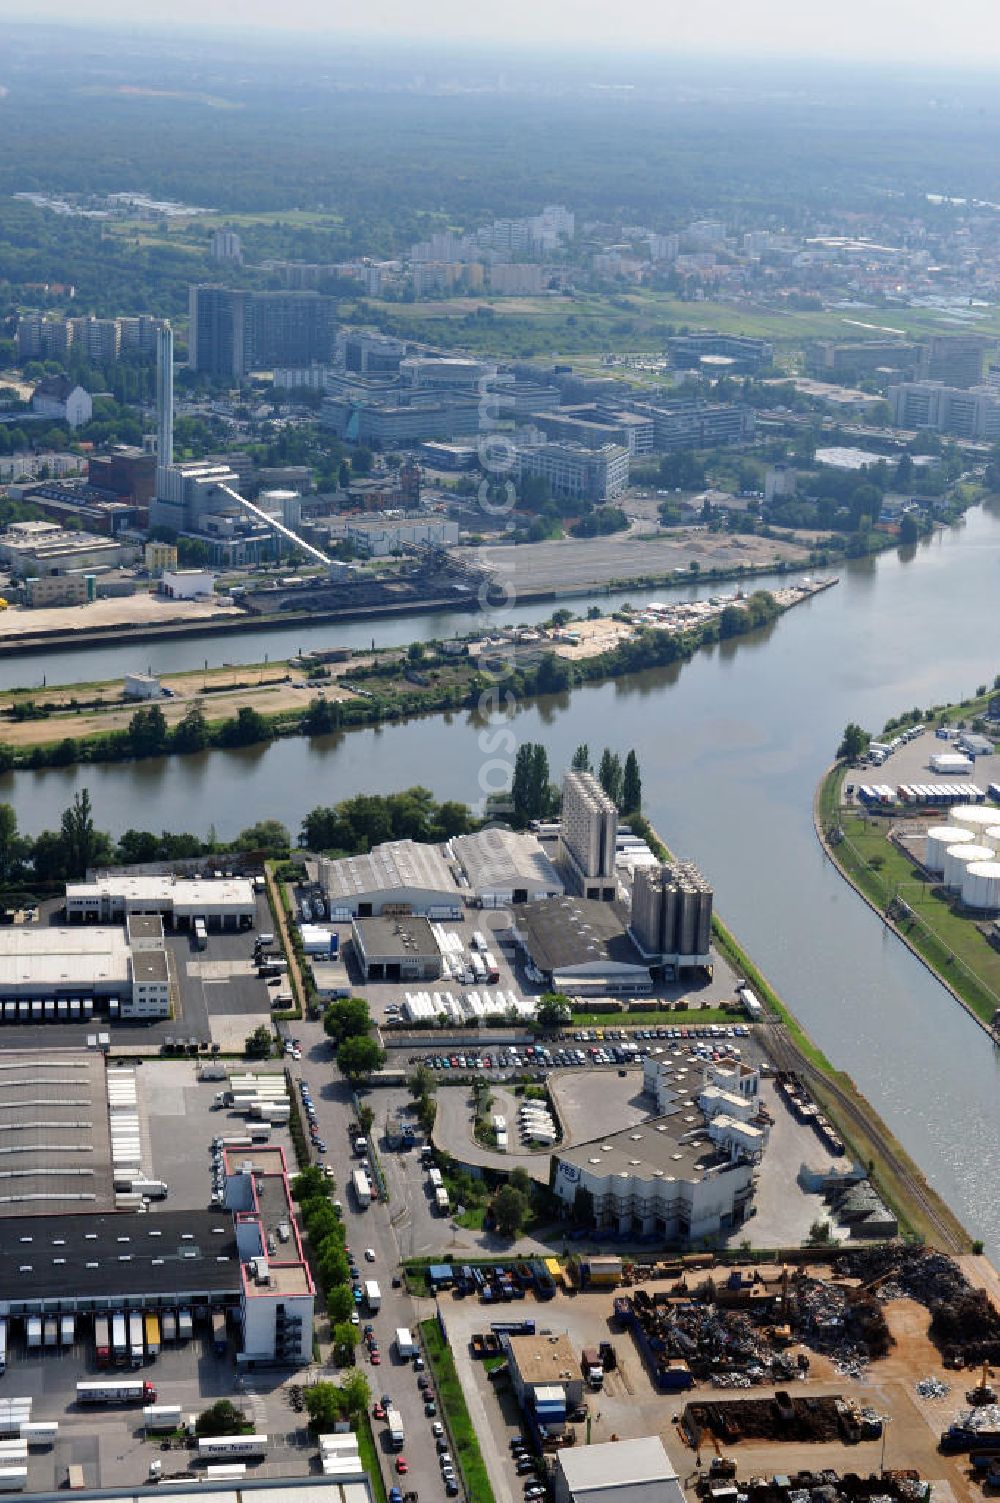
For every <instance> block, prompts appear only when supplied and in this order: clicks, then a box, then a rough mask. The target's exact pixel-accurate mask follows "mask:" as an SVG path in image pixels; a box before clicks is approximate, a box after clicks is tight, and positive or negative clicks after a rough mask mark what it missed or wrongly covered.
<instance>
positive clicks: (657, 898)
mask: <svg viewBox="0 0 1000 1503" xmlns="http://www.w3.org/2000/svg"><path fill="white" fill-rule="evenodd" d="M713 897H714V894H713V890H712V887H711V885H710V883H708V882H707V881H706V880H705V878H704V877H703V876H702V874H701V872H700V871H699V870H698V868H697V867H696V866H695V865H694V864H693V863H692V862H690V861H683V862H681V861H678V862H673V863H670V864H667V865H665V866H660V867H640V868H639V869H638V870H637V872H636V874H635V883H634V886H633V889H632V932H633V934H634V935H635V938H636V940H637V941H638V943H639V945H640V946H641V948H642V950H643V952H644V954H646V955H658V956H660V958H661V959H662V960H664V961H667V962H669V963H671V964H673V965H693V964H695V963H696V961H697V959H698V958H703V957H705V956H707V955H708V952H709V946H710V944H711V940H712V903H713Z"/></svg>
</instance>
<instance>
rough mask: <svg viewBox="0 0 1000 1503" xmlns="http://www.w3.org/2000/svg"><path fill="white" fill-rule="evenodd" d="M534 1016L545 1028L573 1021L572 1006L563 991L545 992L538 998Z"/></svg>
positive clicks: (557, 1026) (556, 1026)
mask: <svg viewBox="0 0 1000 1503" xmlns="http://www.w3.org/2000/svg"><path fill="white" fill-rule="evenodd" d="M535 1017H536V1018H537V1019H538V1021H539V1023H541V1024H543V1026H544V1027H546V1028H559V1027H561V1026H562V1025H563V1024H564V1023H571V1022H572V1021H573V1008H572V1006H571V1004H570V1000H569V998H568V997H567V996H566V995H565V993H563V992H545V994H544V995H543V996H542V997H540V998H539V1002H538V1008H537V1011H536V1013H535Z"/></svg>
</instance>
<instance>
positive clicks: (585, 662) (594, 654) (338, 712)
mask: <svg viewBox="0 0 1000 1503" xmlns="http://www.w3.org/2000/svg"><path fill="white" fill-rule="evenodd" d="M836 583H837V580H836V578H831V579H823V580H814V581H809V582H808V583H803V584H801V585H798V586H795V587H794V588H790V589H788V590H782V591H779V592H777V598H775V596H774V595H772V594H769V593H767V592H758V593H756V594H753V595H750V596H747V597H740V598H739V599H737V598H736V597H735V596H734V597H732V598H730V599H714V600H713V601H712V602H702V603H701V604H700V605H698V606H697V607H693V606H685V605H678V606H677V607H675V608H669V607H662V608H660V610H659V612H658V613H653V614H651V613H650V612H649V611H636V612H633V613H631V614H630V615H629V614H626V613H624V612H619V613H617V616H616V621H617V622H618V623H619V625H621V626H623V629H624V630H623V633H622V632H619V634H618V636H617V637H616V638H615V639H614V645H613V646H611V647H609V648H607V649H606V650H600V647H601V646H602V645H603V644H602V642H601V641H600V639H597V640H596V641H595V644H594V647H595V650H593V651H590V652H587V651H586V650H585V648H584V650H583V651H582V653H581V650H580V648H579V646H577V648H576V649H574V648H573V647H572V646H571V644H570V643H568V642H567V640H566V631H565V626H566V623H565V622H561V621H560V623H559V624H558V625H557V626H556V627H555V628H553V629H551V630H548V631H546V630H545V629H535V630H533V631H531V632H520V631H514V632H508V633H504V634H501V636H500V637H499V638H498V637H496V636H493V637H491V638H490V639H489V640H488V641H487V642H486V643H483V642H479V641H476V640H474V639H468V640H466V641H464V642H463V641H453V642H448V643H447V644H442V645H440V646H438V647H434V646H433V645H427V644H422V643H418V644H411V646H410V647H409V648H408V649H407V650H406V651H405V652H404V651H402V650H400V649H396V648H393V649H387V650H383V651H381V652H374V653H372V652H367V653H355V654H353V655H351V656H349V657H348V658H346V660H336V661H332V662H330V661H326V660H325V659H326V658H327V657H328V656H333V657H335V658H336V659H340V655H339V654H333V655H326V654H322V653H317V654H314V655H313V656H312V657H310V658H303V659H301V660H299V661H293V662H289V663H285V664H275V663H272V664H257V665H255V666H247V667H243V668H241V669H239V670H234V672H235V673H236V678H235V680H234V679H233V674H232V673H230V674H229V676H228V678H227V677H226V675H225V674H224V673H222V672H220V671H219V670H211V671H208V670H206V671H205V672H204V673H203V674H198V673H197V672H191V671H189V672H188V673H187V674H182V675H173V676H168V678H167V681H166V687H167V689H168V691H169V694H168V696H167V697H166V698H158V699H154V700H151V701H148V702H140V703H132V704H129V703H126V702H125V701H124V696H123V692H122V689H121V687H120V686H119V684H117V683H104V684H95V685H88V686H82V685H77V686H65V687H62V688H59V687H53V688H52V689H46V690H45V691H43V695H44V697H42V695H40V694H39V693H38V691H32V692H31V693H29V692H28V691H22V690H11V691H7V692H6V693H5V694H3V695H0V724H2V725H3V726H4V727H5V728H4V730H3V731H2V732H0V738H2V741H0V752H2V761H3V763H4V765H5V768H6V769H7V770H13V769H17V768H21V767H27V768H34V769H37V768H41V767H47V766H57V767H71V766H74V765H77V764H96V763H100V762H116V761H123V760H129V759H139V758H144V757H162V756H164V755H167V754H172V753H180V754H186V753H189V752H192V751H200V750H204V749H206V748H209V747H232V746H242V747H246V746H252V745H256V744H260V743H263V742H267V741H270V740H274V739H276V738H279V737H287V736H296V735H307V736H313V735H322V734H327V733H329V732H330V731H336V730H342V729H349V728H352V727H362V726H369V725H381V724H385V723H388V722H401V721H406V720H410V719H413V718H415V717H417V716H422V715H427V714H432V713H440V712H445V711H450V710H458V709H465V710H476V709H479V708H480V707H481V706H482V703H483V696H484V695H485V696H486V697H487V699H488V702H489V704H490V705H493V704H501V703H507V702H509V700H508V699H507V698H505V696H507V695H513V696H514V699H515V700H516V701H518V702H523V701H525V700H528V699H531V698H534V697H537V696H538V695H543V694H547V693H563V692H568V691H572V690H573V689H574V688H576V687H578V686H580V685H583V684H585V683H599V682H602V681H604V680H607V679H614V678H621V677H625V676H627V675H629V674H632V673H636V672H639V671H641V670H642V669H645V668H651V667H662V666H665V665H669V664H673V663H677V664H681V663H684V662H687V661H689V660H690V658H691V657H692V656H693V655H694V653H695V652H696V651H697V650H698V649H699V648H701V647H704V646H708V645H710V644H714V643H716V642H721V641H730V640H734V641H735V640H738V639H739V638H740V637H741V636H745V635H747V634H748V633H751V632H754V631H756V630H758V629H760V628H762V627H766V626H768V625H770V624H771V623H772V622H774V621H775V620H777V618H778V617H779V616H781V615H783V614H785V612H787V611H789V610H791V609H793V608H794V607H795V606H796V605H799V604H801V603H802V602H804V601H805V600H809V599H811V598H812V597H813V596H814V595H817V594H820V593H822V592H823V591H825V590H827V589H830V588H831V587H832V586H833V585H834V584H836ZM594 624H595V623H593V622H592V621H588V622H587V623H581V634H583V635H586V632H585V628H586V629H587V630H588V631H589V629H590V628H592V627H593V625H594ZM570 635H572V633H570ZM282 670H284V671H283V672H282ZM255 677H256V678H257V680H258V682H257V683H254V682H253V680H254V678H255ZM307 696H309V697H308V698H307ZM299 705H301V706H302V708H301V709H300V708H299ZM220 712H224V713H220Z"/></svg>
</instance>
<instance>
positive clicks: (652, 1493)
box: [556, 1435, 684, 1503]
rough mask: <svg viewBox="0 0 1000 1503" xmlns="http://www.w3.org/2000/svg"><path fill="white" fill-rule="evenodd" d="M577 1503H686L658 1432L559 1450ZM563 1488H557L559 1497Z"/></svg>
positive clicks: (558, 1458) (558, 1460) (558, 1461)
mask: <svg viewBox="0 0 1000 1503" xmlns="http://www.w3.org/2000/svg"><path fill="white" fill-rule="evenodd" d="M556 1465H557V1466H558V1467H559V1469H560V1470H561V1471H562V1474H563V1477H564V1478H565V1480H566V1486H567V1488H568V1489H569V1496H570V1497H571V1498H572V1499H573V1503H682V1500H683V1498H684V1492H683V1489H682V1488H681V1485H680V1482H679V1481H678V1479H677V1470H676V1468H675V1467H674V1466H673V1464H672V1463H671V1460H670V1457H669V1456H668V1455H667V1453H666V1451H665V1449H664V1446H663V1442H662V1440H661V1439H660V1437H659V1436H658V1435H645V1436H643V1437H642V1438H641V1439H640V1440H616V1441H605V1442H604V1443H603V1444H599V1445H594V1446H580V1447H578V1448H575V1449H572V1450H571V1449H570V1448H569V1447H566V1448H565V1449H563V1450H561V1451H557V1452H556ZM561 1492H562V1489H560V1488H558V1487H557V1489H556V1496H557V1497H558V1496H559V1495H560V1493H561Z"/></svg>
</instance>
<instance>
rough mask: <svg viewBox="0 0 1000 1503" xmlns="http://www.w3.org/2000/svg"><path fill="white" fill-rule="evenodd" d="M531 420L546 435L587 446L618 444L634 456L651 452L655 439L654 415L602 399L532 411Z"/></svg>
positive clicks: (600, 447) (597, 446)
mask: <svg viewBox="0 0 1000 1503" xmlns="http://www.w3.org/2000/svg"><path fill="white" fill-rule="evenodd" d="M529 422H530V423H531V424H532V425H533V426H534V427H535V428H538V429H539V430H540V431H541V432H542V433H544V434H545V436H546V438H550V439H553V440H557V441H562V442H565V443H577V444H582V446H583V447H584V448H585V449H602V448H604V447H606V446H607V445H608V444H617V445H619V446H620V447H621V448H624V449H627V450H628V452H629V455H630V456H634V455H636V454H651V453H652V451H653V445H654V442H655V426H656V425H655V423H654V421H653V419H652V418H651V417H649V416H644V415H643V414H642V413H638V412H626V411H623V410H621V409H617V408H614V407H607V406H605V405H603V404H602V403H600V402H589V403H585V404H582V405H580V406H576V407H559V408H556V409H554V410H549V411H541V412H533V413H532V414H531V415H530V418H529Z"/></svg>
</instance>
